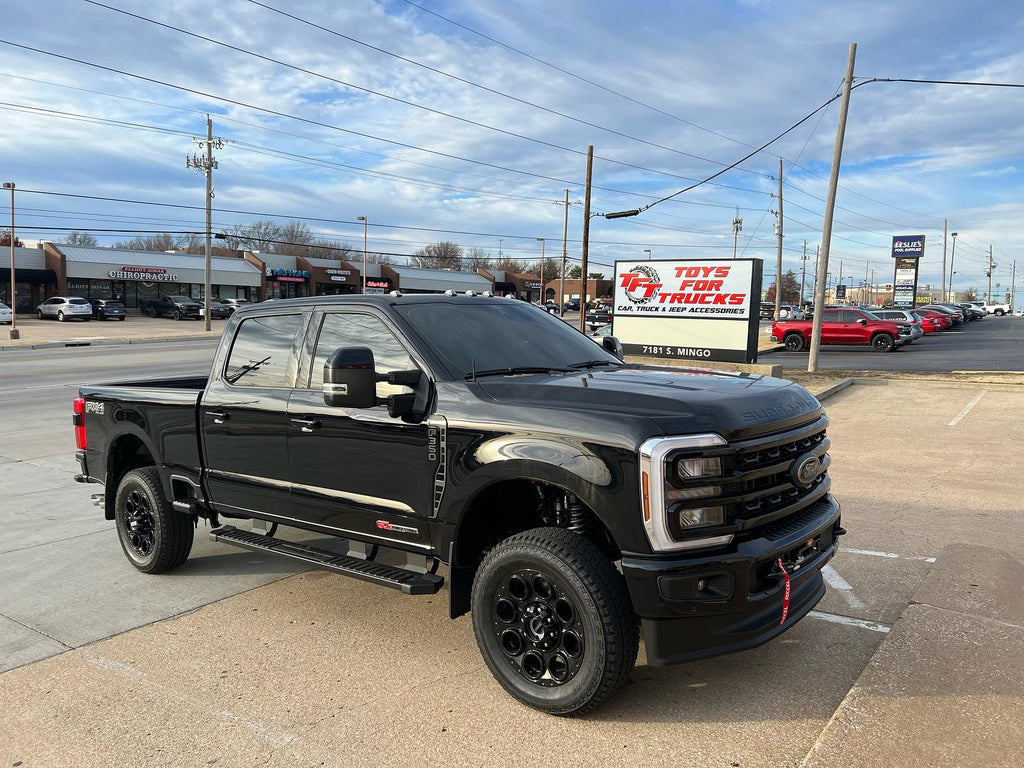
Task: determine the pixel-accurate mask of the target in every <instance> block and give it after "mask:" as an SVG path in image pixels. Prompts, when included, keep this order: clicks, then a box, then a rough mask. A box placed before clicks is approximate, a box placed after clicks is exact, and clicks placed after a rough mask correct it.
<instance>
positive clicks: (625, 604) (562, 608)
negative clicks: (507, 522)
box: [472, 528, 639, 715]
mask: <svg viewBox="0 0 1024 768" xmlns="http://www.w3.org/2000/svg"><path fill="white" fill-rule="evenodd" d="M516 579H519V580H520V581H521V582H523V583H525V585H526V589H525V594H523V595H522V597H521V598H519V597H516V596H515V595H516V594H519V593H521V592H522V590H521V589H518V588H517V589H510V586H511V585H512V584H513V582H515V580H516ZM520 586H521V585H520ZM545 595H546V596H545ZM538 606H540V608H539V609H538ZM472 609H473V631H474V633H475V634H476V640H477V645H478V646H479V648H480V652H481V654H482V655H483V657H484V661H485V662H486V664H487V666H488V668H489V669H490V670H491V674H493V675H494V677H495V679H496V680H497V681H498V682H499V683H500V684H501V685H502V687H503V688H504V689H505V690H506V691H508V693H509V694H511V695H512V696H513V697H514V698H516V699H518V700H519V701H520V702H522V703H523V704H526V705H527V706H530V707H533V708H535V709H539V710H541V711H543V712H548V713H550V714H553V715H581V714H584V713H586V712H589V711H591V710H592V709H594V708H595V707H597V706H598V705H600V704H601V703H602V702H604V701H605V700H607V699H608V698H609V697H610V696H611V695H612V694H614V693H615V692H616V691H618V690H619V688H621V687H622V686H623V685H624V684H625V682H626V680H627V679H628V678H629V674H630V672H631V671H632V669H633V665H634V664H635V663H636V655H637V649H638V647H639V631H638V628H637V621H636V617H635V615H634V613H633V609H632V606H631V604H630V600H629V592H628V590H627V588H626V583H625V580H624V579H623V578H622V574H620V573H619V572H618V571H617V570H615V568H614V566H613V565H612V563H611V562H610V561H609V560H608V557H607V555H606V554H605V553H603V552H602V551H601V550H600V549H599V548H598V547H597V546H596V545H595V544H594V543H593V542H591V541H590V540H589V539H586V538H584V537H582V536H580V535H578V534H575V533H572V532H571V531H568V530H565V529H562V528H534V529H532V530H529V531H524V532H523V533H518V534H516V535H514V536H510V537H509V538H507V539H505V540H504V541H502V542H500V543H498V544H497V545H495V547H494V548H493V549H491V551H490V552H489V553H488V555H487V556H486V557H485V558H484V561H483V562H482V563H481V565H480V568H479V569H478V570H477V573H476V577H475V578H474V580H473V594H472ZM537 610H540V611H541V613H539V614H538V613H536V611H537ZM531 612H532V613H531ZM538 616H540V617H542V618H541V619H538ZM543 617H546V619H548V620H550V622H551V623H550V624H548V623H545V621H544V620H543ZM537 627H541V629H542V635H541V640H540V641H539V642H536V643H535V642H534V641H533V640H532V639H531V638H532V637H536V636H537V635H536V634H535V632H536V628H537ZM509 633H511V635H512V636H513V642H512V643H511V645H512V646H513V648H512V650H509V648H508V646H507V645H506V644H505V643H506V635H507V634H509ZM516 637H518V640H516V639H515V638H516ZM570 641H571V642H570ZM517 643H519V644H520V646H521V647H520V651H521V652H518V653H517V652H516V651H515V646H516V644H517ZM548 646H550V647H548ZM573 651H575V653H573ZM528 657H529V659H528ZM541 662H543V663H542V664H541V668H542V669H543V670H544V671H543V672H541V673H539V674H538V673H537V667H536V666H535V664H537V663H541ZM531 671H532V672H533V674H532V676H531V674H530V673H531ZM556 673H557V674H559V676H562V677H563V678H564V679H563V680H562V681H559V680H557V679H556V677H555V674H556ZM545 678H546V679H545Z"/></svg>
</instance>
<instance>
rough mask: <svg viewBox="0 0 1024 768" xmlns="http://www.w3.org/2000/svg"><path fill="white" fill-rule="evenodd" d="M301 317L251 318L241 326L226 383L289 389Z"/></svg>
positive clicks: (240, 385)
mask: <svg viewBox="0 0 1024 768" xmlns="http://www.w3.org/2000/svg"><path fill="white" fill-rule="evenodd" d="M301 320H302V315H299V314H294V315H267V316H265V317H251V318H249V319H247V320H244V321H243V322H242V324H241V325H239V326H238V333H237V334H236V335H235V342H234V344H232V345H231V354H230V356H229V357H228V364H227V368H226V369H225V371H224V379H225V381H227V383H228V384H231V385H232V386H236V387H275V388H282V387H289V386H291V381H292V377H293V376H294V374H295V371H294V364H295V363H294V358H293V357H292V345H293V343H294V341H295V334H296V332H297V331H298V330H299V327H300V325H301Z"/></svg>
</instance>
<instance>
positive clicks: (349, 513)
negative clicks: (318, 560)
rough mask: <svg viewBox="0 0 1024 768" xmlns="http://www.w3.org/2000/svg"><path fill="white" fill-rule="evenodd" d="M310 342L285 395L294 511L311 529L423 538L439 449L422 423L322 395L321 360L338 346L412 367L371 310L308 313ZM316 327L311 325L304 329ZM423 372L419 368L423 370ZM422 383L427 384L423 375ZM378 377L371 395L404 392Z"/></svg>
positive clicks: (416, 542)
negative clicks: (303, 365) (302, 370)
mask: <svg viewBox="0 0 1024 768" xmlns="http://www.w3.org/2000/svg"><path fill="white" fill-rule="evenodd" d="M313 328H315V329H316V330H315V336H316V345H315V347H314V348H313V350H312V356H311V363H310V369H309V370H308V371H307V373H306V376H307V377H308V378H306V380H305V381H304V382H299V383H298V384H297V385H296V388H295V389H294V390H293V391H292V393H291V396H290V398H289V402H288V451H287V453H288V459H289V466H290V469H291V493H292V508H293V510H294V515H295V517H296V518H298V519H299V520H302V521H303V522H306V523H311V524H314V525H316V526H319V527H323V528H329V529H331V530H336V531H341V532H345V533H354V534H358V535H359V536H361V537H366V538H367V539H369V540H378V541H381V543H384V544H388V543H392V544H394V543H400V544H406V545H412V546H419V547H426V546H429V543H430V538H429V534H428V530H427V521H428V519H429V518H430V516H431V514H432V511H433V506H432V505H433V491H434V479H435V475H436V473H437V472H438V464H439V458H438V451H437V450H436V446H435V447H434V448H431V446H430V445H429V444H428V443H429V440H428V430H429V429H431V428H430V427H428V425H427V423H426V421H425V420H424V421H422V422H420V423H408V422H406V421H403V420H402V419H400V418H392V417H391V416H389V415H388V411H387V408H386V407H385V406H383V405H378V406H376V407H373V408H341V407H332V406H328V405H326V404H325V403H324V396H323V368H324V362H325V361H326V360H327V357H328V356H329V355H330V354H331V353H332V352H333V351H334V350H336V349H338V348H339V347H369V348H370V350H372V351H373V354H374V362H375V365H376V370H377V372H378V373H388V372H390V371H400V370H410V369H412V368H420V370H424V367H423V366H420V365H417V364H416V362H415V361H414V360H413V358H412V356H411V355H410V352H409V350H407V348H406V347H405V345H404V344H403V343H402V341H401V340H400V339H399V337H398V335H397V334H396V333H395V332H394V331H393V330H392V329H391V328H390V327H389V326H388V325H387V324H386V323H385V321H384V318H383V317H381V316H380V315H377V314H376V313H373V312H371V311H359V310H344V311H336V312H335V311H330V312H325V313H323V314H322V315H320V316H319V317H315V318H314V320H313ZM312 333H314V332H313V331H312V330H311V334H312ZM424 374H425V371H424ZM422 386H429V382H428V381H427V377H426V375H424V377H423V384H422ZM409 391H410V390H409V389H408V388H407V387H399V386H394V385H389V384H386V383H379V384H377V396H378V397H379V398H383V397H385V396H387V395H389V394H401V393H407V392H409Z"/></svg>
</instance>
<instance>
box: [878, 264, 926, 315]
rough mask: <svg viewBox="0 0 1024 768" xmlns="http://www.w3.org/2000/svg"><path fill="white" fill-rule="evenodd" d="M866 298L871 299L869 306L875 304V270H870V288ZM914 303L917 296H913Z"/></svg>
mask: <svg viewBox="0 0 1024 768" xmlns="http://www.w3.org/2000/svg"><path fill="white" fill-rule="evenodd" d="M868 298H870V299H871V303H870V306H872V307H873V306H875V270H873V269H872V270H871V289H870V292H869V293H868ZM914 304H915V306H916V305H917V296H916V295H915V296H914Z"/></svg>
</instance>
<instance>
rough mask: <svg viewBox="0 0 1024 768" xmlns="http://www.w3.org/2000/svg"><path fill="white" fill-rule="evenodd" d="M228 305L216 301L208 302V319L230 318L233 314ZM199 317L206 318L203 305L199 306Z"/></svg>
mask: <svg viewBox="0 0 1024 768" xmlns="http://www.w3.org/2000/svg"><path fill="white" fill-rule="evenodd" d="M234 311H235V310H233V309H232V308H231V307H230V306H229V305H227V304H221V303H220V302H219V301H218V300H217V299H211V300H210V319H211V320H223V319H224V318H226V317H231V314H232V313H233V312H234ZM199 316H200V317H205V316H206V306H205V305H204V304H200V305H199Z"/></svg>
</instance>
